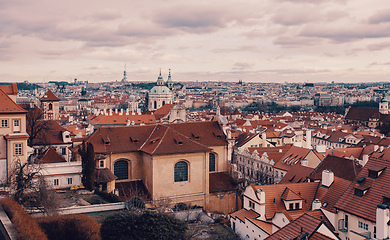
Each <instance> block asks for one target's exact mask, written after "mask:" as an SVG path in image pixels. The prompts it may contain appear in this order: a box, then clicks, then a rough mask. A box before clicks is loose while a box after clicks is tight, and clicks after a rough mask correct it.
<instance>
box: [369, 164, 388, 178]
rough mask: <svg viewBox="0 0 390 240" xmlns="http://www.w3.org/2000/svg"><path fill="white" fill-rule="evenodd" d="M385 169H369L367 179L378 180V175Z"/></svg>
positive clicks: (379, 167) (377, 167) (374, 167)
mask: <svg viewBox="0 0 390 240" xmlns="http://www.w3.org/2000/svg"><path fill="white" fill-rule="evenodd" d="M385 169H386V167H381V166H373V167H371V168H370V169H368V177H370V178H374V179H376V178H378V177H379V175H381V173H382V172H383V171H384V170H385Z"/></svg>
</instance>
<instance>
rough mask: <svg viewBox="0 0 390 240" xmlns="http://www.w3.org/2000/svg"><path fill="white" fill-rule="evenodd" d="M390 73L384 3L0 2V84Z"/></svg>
mask: <svg viewBox="0 0 390 240" xmlns="http://www.w3.org/2000/svg"><path fill="white" fill-rule="evenodd" d="M125 64H126V69H127V72H128V80H129V81H139V80H143V81H155V80H156V79H157V76H158V73H159V70H160V68H161V69H162V74H163V76H164V78H165V79H166V76H167V75H168V69H172V70H171V71H172V78H173V80H174V81H195V80H199V81H215V80H216V81H238V80H239V79H242V80H243V81H245V82H254V81H257V82H306V81H309V82H331V81H334V82H374V81H389V80H390V3H389V1H388V0H370V1H367V0H245V1H238V0H223V1H222V0H212V1H210V0H197V1H182V0H165V1H157V0H142V1H140V0H131V1H130V0H123V1H120V0H112V1H107V0H105V1H101V0H94V1H89V0H85V1H80V0H67V1H53V0H34V1H31V0H0V81H1V82H4V81H6V82H11V81H12V82H19V81H24V80H28V81H30V82H43V81H51V80H64V81H72V80H73V79H74V78H77V79H79V80H88V81H90V82H102V81H114V80H121V79H122V76H123V70H124V68H125Z"/></svg>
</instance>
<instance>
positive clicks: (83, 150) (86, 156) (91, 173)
mask: <svg viewBox="0 0 390 240" xmlns="http://www.w3.org/2000/svg"><path fill="white" fill-rule="evenodd" d="M79 154H80V156H81V167H82V170H81V173H82V177H81V182H82V183H83V185H84V187H85V188H86V189H88V190H92V189H93V188H94V184H95V180H96V162H95V152H94V150H93V145H92V144H91V143H85V141H83V143H82V144H81V147H80V148H79Z"/></svg>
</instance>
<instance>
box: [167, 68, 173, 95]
mask: <svg viewBox="0 0 390 240" xmlns="http://www.w3.org/2000/svg"><path fill="white" fill-rule="evenodd" d="M167 87H168V88H169V89H170V90H172V89H173V82H172V78H171V69H169V74H168V80H167Z"/></svg>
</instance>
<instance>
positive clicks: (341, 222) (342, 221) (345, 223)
mask: <svg viewBox="0 0 390 240" xmlns="http://www.w3.org/2000/svg"><path fill="white" fill-rule="evenodd" d="M339 231H340V232H348V221H345V219H340V220H339Z"/></svg>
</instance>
